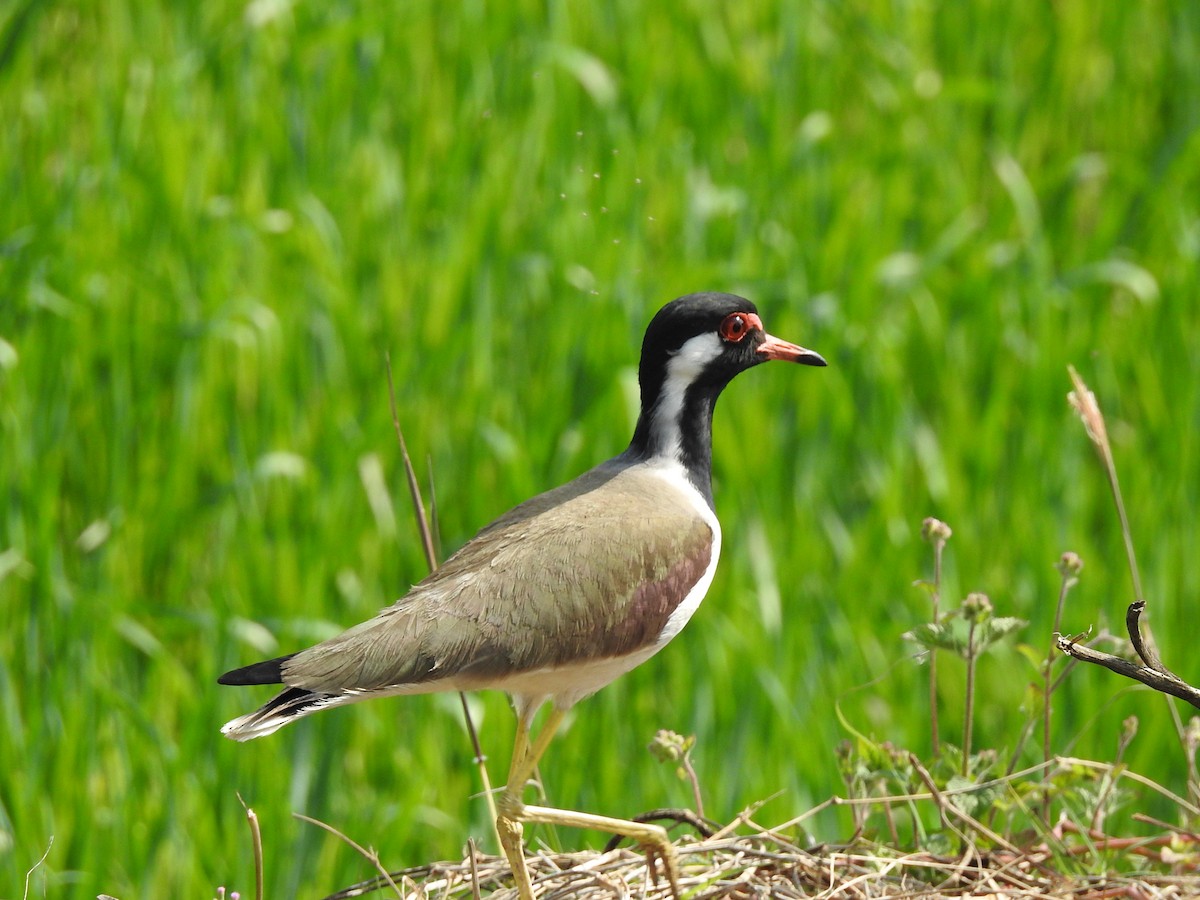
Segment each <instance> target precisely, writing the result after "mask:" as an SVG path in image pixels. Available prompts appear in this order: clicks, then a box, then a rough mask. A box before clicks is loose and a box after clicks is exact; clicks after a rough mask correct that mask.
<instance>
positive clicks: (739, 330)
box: [719, 313, 750, 344]
mask: <svg viewBox="0 0 1200 900" xmlns="http://www.w3.org/2000/svg"><path fill="white" fill-rule="evenodd" d="M749 331H750V320H749V318H748V317H747V316H746V315H745V314H743V313H732V314H730V315H728V316H726V317H725V318H724V320H722V322H721V327H720V329H719V332H720V335H721V337H722V338H723V339H724V340H727V341H731V342H732V343H735V344H736V343H737V342H738V341H740V340H741V339H742V338H744V337H745V336H746V333H747V332H749Z"/></svg>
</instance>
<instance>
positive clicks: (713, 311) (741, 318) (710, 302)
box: [638, 293, 825, 408]
mask: <svg viewBox="0 0 1200 900" xmlns="http://www.w3.org/2000/svg"><path fill="white" fill-rule="evenodd" d="M772 359H782V360H788V361H791V362H798V363H801V364H803V365H809V366H823V365H825V360H824V359H823V358H822V357H821V355H820V354H819V353H814V352H813V351H811V350H806V349H804V348H803V347H798V346H796V345H795V344H789V343H788V342H787V341H781V340H779V339H778V338H776V337H772V336H771V335H769V334H767V332H766V331H765V330H764V329H763V324H762V319H760V318H759V315H758V307H756V306H755V305H754V304H753V303H751V302H750V301H749V300H747V299H746V298H745V297H738V296H736V295H734V294H721V293H702V294H688V295H687V296H685V297H680V298H679V299H677V300H672V301H671V302H670V303H668V304H667V305H666V306H664V307H663V308H662V309H660V310H659V311H658V313H657V314H656V315H655V316H654V318H653V319H651V320H650V324H649V326H647V328H646V337H645V339H644V340H643V341H642V359H641V365H640V367H639V371H638V381H639V382H640V383H641V388H642V405H643V408H646V407H648V406H650V405H652V404H653V401H654V400H655V399H656V398H657V395H658V394H661V393H662V391H663V390H664V389H665V388H667V387H668V386H669V382H671V381H675V382H677V383H678V385H679V386H680V387H682V388H686V387H689V386H691V385H693V384H696V385H701V384H702V385H705V386H706V387H708V388H710V389H715V391H716V393H720V391H721V389H722V388H724V387H725V385H727V384H728V383H729V381H730V379H732V378H733V376H735V375H737V374H738V373H739V372H742V371H744V370H746V369H749V368H750V367H752V366H756V365H758V364H759V363H764V362H767V361H768V360H772ZM648 393H649V394H650V395H652V396H648ZM647 401H649V402H647Z"/></svg>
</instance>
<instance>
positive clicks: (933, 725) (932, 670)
mask: <svg viewBox="0 0 1200 900" xmlns="http://www.w3.org/2000/svg"><path fill="white" fill-rule="evenodd" d="M944 546H945V544H943V543H942V542H941V541H938V542H936V543H935V544H934V545H933V624H934V625H936V624H937V622H938V614H939V610H938V607H939V606H940V604H941V599H942V547H944ZM929 729H930V742H931V744H932V750H933V755H934V756H935V757H936V756H939V755H940V754H941V752H942V748H941V738H940V736H939V735H938V698H937V650H936V649H934V648H933V647H930V648H929Z"/></svg>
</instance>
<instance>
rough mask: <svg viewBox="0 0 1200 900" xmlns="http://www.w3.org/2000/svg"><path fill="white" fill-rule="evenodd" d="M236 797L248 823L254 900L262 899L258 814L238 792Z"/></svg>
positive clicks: (260, 843)
mask: <svg viewBox="0 0 1200 900" xmlns="http://www.w3.org/2000/svg"><path fill="white" fill-rule="evenodd" d="M237 798H238V803H240V804H242V809H244V810H245V811H246V821H247V822H249V823H250V846H251V847H252V848H253V852H254V900H263V889H264V887H263V885H264V879H263V848H262V829H261V828H260V827H259V825H258V814H257V813H255V812H254V810H252V809H251V808H250V807H249V806H247V805H246V801H245V800H243V799H242V795H241V794H238V795H237Z"/></svg>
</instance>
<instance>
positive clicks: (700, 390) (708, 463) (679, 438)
mask: <svg viewBox="0 0 1200 900" xmlns="http://www.w3.org/2000/svg"><path fill="white" fill-rule="evenodd" d="M645 374H646V373H643V381H642V411H641V414H640V415H639V416H638V422H637V427H636V428H635V429H634V431H633V439H632V440H631V441H630V442H629V448H628V449H627V450H626V451H625V453H624V454H622V456H623V457H624V458H625V459H627V460H628V461H629V462H642V461H647V462H648V461H652V460H656V459H661V460H670V461H673V462H677V463H679V464H680V465H681V466H683V469H684V472H685V473H686V475H687V479H688V481H690V482H691V483H692V486H693V487H695V488H696V490H697V491H699V492H700V494H701V495H702V496H703V497H704V499H705V502H707V503H708V505H709V508H713V494H712V417H713V409H714V407H715V406H716V404H717V397H718V396H720V393H721V390H722V389H723V388H724V387H725V385H726V384H727V383H728V381H729V379H728V378H724V377H720V376H716V373H708V372H702V373H701V377H699V378H697V379H695V380H693V381H692V382H691V383H689V384H687V385H686V387H683V388H682V397H680V396H679V393H680V385H679V384H675V385H671V386H670V388H668V385H667V378H668V374H667V371H666V366H663V367H662V368H661V370H660V371H659V372H657V373H655V374H656V375H657V377H652V378H646V377H645ZM706 376H707V377H706ZM714 376H716V377H714Z"/></svg>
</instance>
